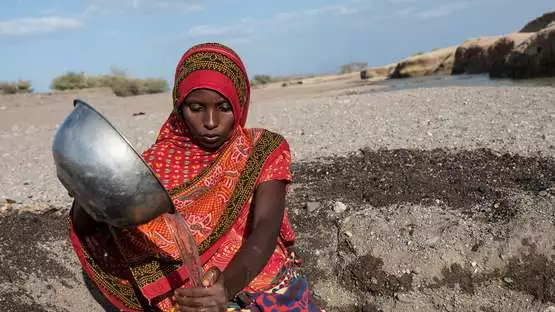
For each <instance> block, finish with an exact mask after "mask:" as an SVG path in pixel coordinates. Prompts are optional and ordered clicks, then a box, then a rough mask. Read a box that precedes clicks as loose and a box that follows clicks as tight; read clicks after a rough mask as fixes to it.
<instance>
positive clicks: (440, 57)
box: [389, 46, 457, 78]
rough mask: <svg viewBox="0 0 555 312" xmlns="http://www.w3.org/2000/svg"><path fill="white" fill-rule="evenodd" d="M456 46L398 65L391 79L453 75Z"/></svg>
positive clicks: (418, 56)
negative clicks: (436, 74)
mask: <svg viewBox="0 0 555 312" xmlns="http://www.w3.org/2000/svg"><path fill="white" fill-rule="evenodd" d="M456 50H457V47H456V46H452V47H447V48H443V49H437V50H434V51H432V52H428V53H423V54H419V55H416V56H411V57H409V58H407V59H405V60H403V61H401V62H399V64H397V66H396V67H395V68H394V69H393V71H392V72H391V73H390V74H389V78H409V77H419V76H427V75H431V74H435V73H451V71H452V69H453V65H454V62H455V51H456Z"/></svg>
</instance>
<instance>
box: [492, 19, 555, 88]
mask: <svg viewBox="0 0 555 312" xmlns="http://www.w3.org/2000/svg"><path fill="white" fill-rule="evenodd" d="M490 75H491V76H495V77H509V78H514V79H522V78H532V77H548V76H555V26H551V27H549V28H546V29H543V30H541V31H539V32H537V33H535V34H533V35H531V36H530V37H528V38H527V39H526V40H524V41H523V42H522V43H520V44H519V45H518V46H516V47H515V48H514V49H513V50H512V51H511V52H510V53H509V54H508V56H507V57H506V59H505V64H504V65H503V66H500V67H498V68H496V70H495V71H493V70H492V72H491V73H490Z"/></svg>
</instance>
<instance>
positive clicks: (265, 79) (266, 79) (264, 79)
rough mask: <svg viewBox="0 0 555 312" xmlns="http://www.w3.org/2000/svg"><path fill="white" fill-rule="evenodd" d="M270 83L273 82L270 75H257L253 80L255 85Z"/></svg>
mask: <svg viewBox="0 0 555 312" xmlns="http://www.w3.org/2000/svg"><path fill="white" fill-rule="evenodd" d="M270 82H272V77H271V76H269V75H255V76H254V77H253V79H252V84H253V85H259V84H261V85H265V84H267V83H270Z"/></svg>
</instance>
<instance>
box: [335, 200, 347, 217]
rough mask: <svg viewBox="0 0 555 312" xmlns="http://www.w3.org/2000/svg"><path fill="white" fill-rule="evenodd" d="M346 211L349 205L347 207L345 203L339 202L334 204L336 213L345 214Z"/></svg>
mask: <svg viewBox="0 0 555 312" xmlns="http://www.w3.org/2000/svg"><path fill="white" fill-rule="evenodd" d="M345 210H347V205H345V204H344V203H342V202H339V201H338V202H335V204H333V211H334V212H335V213H338V214H339V213H343V212H345Z"/></svg>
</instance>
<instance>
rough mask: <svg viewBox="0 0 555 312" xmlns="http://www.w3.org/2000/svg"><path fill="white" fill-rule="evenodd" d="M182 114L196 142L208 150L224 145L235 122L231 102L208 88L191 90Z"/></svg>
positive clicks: (184, 102) (184, 103)
mask: <svg viewBox="0 0 555 312" xmlns="http://www.w3.org/2000/svg"><path fill="white" fill-rule="evenodd" d="M182 115H183V119H184V120H185V123H186V124H187V127H188V128H189V131H190V132H191V134H192V138H193V140H194V141H195V143H196V144H198V145H199V146H200V147H201V148H204V149H206V150H217V149H218V148H219V147H220V146H222V145H223V144H224V143H225V141H226V140H227V139H228V138H229V136H230V134H231V132H232V130H233V126H234V122H235V118H234V116H233V109H232V106H231V103H229V102H228V101H227V99H226V98H224V97H223V96H221V95H220V94H219V93H218V92H215V91H212V90H208V89H198V90H195V91H193V92H191V93H190V94H189V95H188V96H187V98H185V101H183V106H182Z"/></svg>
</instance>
